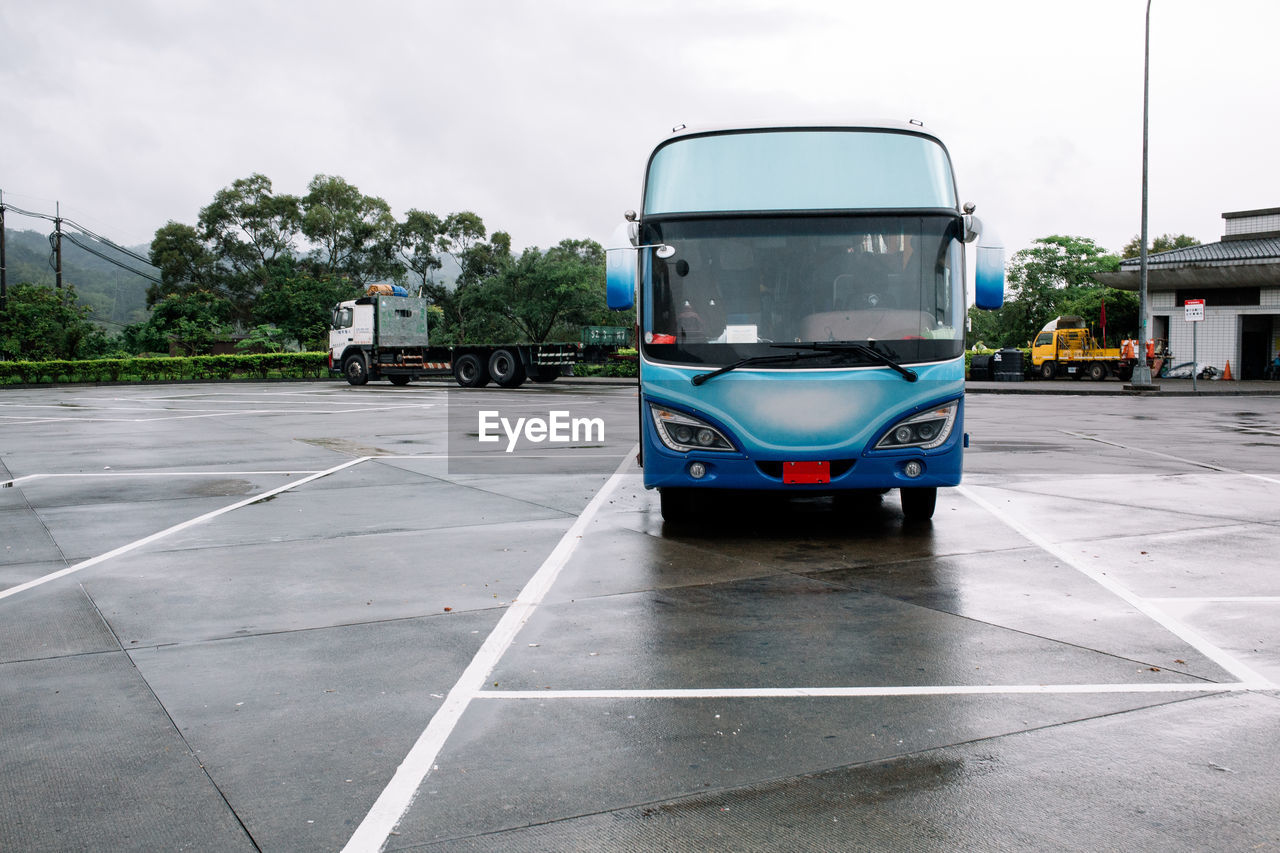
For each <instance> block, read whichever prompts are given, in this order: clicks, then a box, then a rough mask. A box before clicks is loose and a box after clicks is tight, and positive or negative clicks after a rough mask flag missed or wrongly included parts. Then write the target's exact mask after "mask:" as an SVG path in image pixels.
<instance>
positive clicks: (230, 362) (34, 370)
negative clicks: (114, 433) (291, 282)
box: [0, 352, 329, 385]
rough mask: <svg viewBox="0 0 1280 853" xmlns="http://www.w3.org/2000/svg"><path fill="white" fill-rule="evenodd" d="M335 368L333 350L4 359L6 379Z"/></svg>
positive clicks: (1, 373) (250, 375)
mask: <svg viewBox="0 0 1280 853" xmlns="http://www.w3.org/2000/svg"><path fill="white" fill-rule="evenodd" d="M328 374H329V355H328V353H323V352H286V353H267V354H265V355H197V356H190V357H182V358H96V359H89V360H86V361H0V385H13V384H43V383H56V382H157V381H161V380H169V381H183V380H201V379H224V380H225V379H237V378H239V379H272V378H279V379H311V378H318V377H324V376H327V375H328Z"/></svg>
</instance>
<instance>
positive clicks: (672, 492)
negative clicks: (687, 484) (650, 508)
mask: <svg viewBox="0 0 1280 853" xmlns="http://www.w3.org/2000/svg"><path fill="white" fill-rule="evenodd" d="M658 497H659V499H660V500H661V502H662V520H663V521H666V522H669V523H671V524H679V523H681V522H684V521H689V520H691V519H692V518H693V515H694V503H695V500H694V498H695V495H694V493H693V490H692V489H671V488H666V489H658Z"/></svg>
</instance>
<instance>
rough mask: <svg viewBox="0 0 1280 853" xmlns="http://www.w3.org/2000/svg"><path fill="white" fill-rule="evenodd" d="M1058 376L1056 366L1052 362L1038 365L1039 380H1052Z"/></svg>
mask: <svg viewBox="0 0 1280 853" xmlns="http://www.w3.org/2000/svg"><path fill="white" fill-rule="evenodd" d="M1057 375H1058V366H1057V365H1056V364H1054V363H1053V362H1052V361H1046V362H1045V363H1044V364H1041V365H1040V378H1041V379H1053V378H1054V377H1056V376H1057Z"/></svg>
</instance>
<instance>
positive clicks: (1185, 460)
mask: <svg viewBox="0 0 1280 853" xmlns="http://www.w3.org/2000/svg"><path fill="white" fill-rule="evenodd" d="M1058 432H1060V433H1062V434H1063V435H1069V436H1072V437H1073V438H1082V439H1084V440H1085V441H1095V442H1097V443H1098V444H1105V445H1107V446H1108V447H1116V448H1119V449H1120V450H1131V451H1133V452H1134V453H1145V454H1147V455H1148V456H1158V457H1160V458H1161V459H1172V460H1173V461H1174V462H1183V463H1186V464H1187V465H1191V466H1194V467H1196V468H1208V469H1209V470H1210V471H1221V472H1222V473H1224V474H1236V475H1238V476H1241V477H1248V478H1249V479H1251V480H1261V481H1262V482H1264V483H1275V484H1276V485H1278V486H1280V480H1277V479H1276V478H1275V477H1264V476H1263V475H1261V474H1253V473H1251V472H1249V471H1238V470H1236V469H1235V468H1227V467H1225V466H1223V465H1215V464H1213V463H1212V462H1201V461H1200V460H1198V459H1188V458H1187V457H1185V456H1175V455H1173V454H1172V453H1161V452H1160V451H1159V450H1148V449H1147V448H1145V447H1134V446H1132V445H1129V444H1120V443H1118V442H1115V441H1107V440H1106V439H1105V438H1098V437H1097V436H1096V435H1088V434H1086V433H1083V432H1072V431H1071V430H1069V429H1060V430H1058Z"/></svg>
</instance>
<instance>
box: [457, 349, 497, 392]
mask: <svg viewBox="0 0 1280 853" xmlns="http://www.w3.org/2000/svg"><path fill="white" fill-rule="evenodd" d="M453 378H454V381H456V382H457V383H458V384H459V385H461V386H462V387H463V388H483V387H484V386H486V385H488V384H489V368H488V367H487V366H486V365H485V363H484V360H483V359H481V358H480V356H478V355H476V354H475V353H473V352H469V353H467V354H466V355H462V356H459V357H458V358H456V359H454V362H453Z"/></svg>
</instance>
